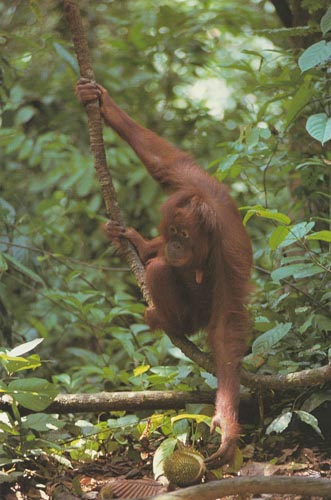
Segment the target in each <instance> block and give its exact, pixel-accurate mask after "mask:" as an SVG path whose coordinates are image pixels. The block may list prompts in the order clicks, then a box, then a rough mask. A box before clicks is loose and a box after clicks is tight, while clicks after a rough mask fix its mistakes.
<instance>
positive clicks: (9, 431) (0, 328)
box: [0, 0, 331, 498]
mask: <svg viewBox="0 0 331 500" xmlns="http://www.w3.org/2000/svg"><path fill="white" fill-rule="evenodd" d="M79 5H80V9H81V14H82V16H83V18H84V20H85V21H86V29H87V36H88V43H89V47H90V50H91V55H92V60H93V69H94V72H95V75H96V79H97V81H98V82H99V83H101V84H102V85H104V86H105V87H106V88H107V89H108V90H109V92H110V94H111V95H112V97H113V98H114V99H115V101H116V102H117V103H118V104H119V105H120V106H122V107H123V108H124V109H125V110H126V111H127V112H129V113H130V114H131V116H132V117H134V118H135V119H136V120H137V121H139V122H140V123H142V124H144V125H145V126H147V127H148V128H151V129H153V130H154V131H156V132H157V133H158V134H159V135H162V136H164V137H166V138H167V139H169V140H170V141H171V142H173V143H174V144H176V145H177V146H179V147H181V148H182V149H184V150H187V151H190V152H191V153H192V154H193V155H194V156H195V157H196V158H197V160H198V161H199V163H200V164H201V165H202V166H203V167H204V168H205V169H207V170H208V171H209V173H210V174H211V175H214V176H215V177H216V178H218V179H219V180H221V181H224V182H225V183H226V184H228V185H229V186H230V188H231V192H232V194H233V196H234V198H235V199H236V201H237V204H238V206H239V207H240V210H241V212H242V216H243V218H244V220H245V224H246V227H247V230H248V232H249V234H250V237H251V240H252V244H253V247H254V263H255V267H254V274H253V283H254V293H253V296H252V302H251V305H250V312H251V317H252V337H251V339H250V351H249V353H248V355H247V357H246V358H245V360H244V368H245V370H247V371H249V372H251V373H255V374H262V375H265V374H267V375H279V374H281V375H287V374H289V373H293V372H296V371H301V370H305V369H315V368H320V367H323V366H326V365H327V364H328V356H330V331H331V319H330V298H331V291H330V253H329V250H330V242H331V232H330V215H331V198H330V185H331V184H330V179H331V177H330V165H331V156H330V146H329V145H330V142H329V141H330V139H331V121H330V120H331V118H329V116H330V59H331V42H330V41H329V39H330V30H331V19H330V18H331V12H330V9H329V10H327V9H328V2H327V1H324V0H303V1H293V2H290V3H287V2H285V1H284V2H283V1H279V2H277V1H275V2H268V1H264V0H251V1H247V2H241V1H238V0H231V1H227V0H222V1H218V0H205V1H204V0H181V1H180V0H178V1H176V0H158V1H156V2H153V1H151V0H121V1H112V0H107V1H106V0H104V1H100V2H96V3H92V2H88V1H87V0H82V1H80V2H79ZM0 77H1V82H0V85H1V87H0V98H1V129H0V162H1V170H0V336H1V346H2V347H1V352H0V362H1V366H2V368H1V370H0V373H1V385H0V391H1V393H2V394H3V396H4V398H5V397H6V396H7V397H9V396H10V397H11V399H9V406H10V407H9V409H8V408H3V407H2V411H1V413H0V462H1V470H2V472H1V474H0V483H1V485H2V486H1V488H4V490H3V491H5V492H6V494H8V495H10V494H12V495H15V494H16V493H15V492H17V491H20V492H21V493H20V494H21V495H28V496H26V497H25V496H22V497H21V498H49V497H48V496H47V494H46V492H47V489H46V487H45V485H46V483H50V482H52V481H53V480H54V477H57V475H58V474H60V472H59V471H61V474H64V473H65V472H64V471H72V470H76V469H75V468H77V467H78V465H77V464H85V465H86V464H88V463H90V464H91V463H92V464H94V467H97V466H96V465H95V464H103V463H104V462H103V460H105V459H107V460H108V462H106V463H109V457H111V461H110V463H111V464H112V467H113V469H111V472H112V473H113V474H114V475H116V474H115V473H116V472H117V473H122V474H123V473H126V472H127V469H126V464H127V466H128V468H129V469H130V470H132V469H134V468H135V467H136V468H140V471H143V472H141V473H145V474H148V471H149V474H150V475H152V474H151V472H150V471H151V469H152V463H153V457H154V456H155V455H154V452H155V450H158V449H160V446H163V447H164V449H165V448H166V446H167V447H168V448H167V449H168V450H169V449H173V448H174V447H175V444H176V442H177V440H178V439H179V440H181V441H183V442H185V443H190V444H192V443H193V444H194V445H195V446H197V447H198V448H199V449H200V451H202V452H203V453H204V452H205V450H206V446H207V445H208V446H211V447H212V446H213V444H214V445H215V446H216V442H217V440H218V439H219V436H213V437H210V436H209V430H208V425H207V424H208V423H209V422H210V416H211V415H212V409H213V407H212V405H209V406H208V405H205V404H202V403H200V404H199V401H197V402H196V404H191V405H187V406H186V408H183V409H181V410H180V409H179V410H175V409H171V410H162V409H161V410H160V411H153V410H151V411H140V412H139V411H130V412H126V411H124V410H123V411H116V412H94V411H93V407H91V410H90V412H84V413H81V414H78V415H77V414H74V413H69V414H61V415H60V414H56V413H54V414H49V413H47V412H46V411H45V410H46V408H47V406H48V405H49V404H50V403H51V402H52V400H53V399H54V398H55V397H56V396H57V394H59V393H62V394H69V393H75V394H77V393H96V392H100V391H147V390H160V391H162V390H170V389H171V390H174V389H176V390H182V391H192V390H197V389H203V390H206V391H207V390H214V389H215V388H216V379H215V377H214V376H213V375H211V374H210V373H207V372H206V371H205V370H203V369H201V368H199V366H197V365H196V364H195V363H193V362H192V361H190V360H189V359H188V358H186V357H185V356H184V355H183V354H182V353H181V351H180V350H179V349H178V348H176V347H174V346H173V345H172V343H171V342H170V340H169V339H168V337H167V336H166V335H165V334H164V333H162V332H157V333H151V332H150V331H149V330H148V327H147V326H146V325H145V324H144V321H143V311H144V302H143V299H142V297H141V293H140V291H139V289H138V288H137V285H136V283H135V281H134V278H133V277H132V275H131V273H130V272H129V270H128V268H127V266H126V264H125V262H124V261H123V260H121V259H120V257H119V256H118V255H116V253H115V251H114V250H113V249H112V247H111V246H110V245H109V243H108V242H107V241H105V239H104V237H103V235H102V234H101V231H100V225H101V223H102V222H103V221H104V220H105V208H104V205H103V200H102V196H101V194H100V187H99V185H98V181H97V178H96V175H95V171H94V167H93V160H92V157H91V154H90V150H89V138H88V130H87V120H86V115H85V112H84V108H83V107H82V106H81V105H80V104H79V103H78V102H77V100H76V98H75V95H74V85H75V82H76V81H77V79H78V77H79V71H78V66H77V62H76V59H75V56H74V52H73V48H72V42H71V36H70V32H69V28H68V25H67V23H66V20H65V18H64V16H63V6H62V4H61V2H58V1H55V0H54V1H52V0H47V1H43V2H41V1H38V0H31V1H29V2H28V1H23V0H22V1H20V0H15V1H11V2H6V1H0ZM104 138H105V144H106V149H107V153H108V164H109V167H110V169H111V174H112V176H113V181H114V185H115V187H116V191H117V195H118V201H119V205H120V207H121V209H122V211H123V214H124V217H125V220H126V223H127V224H128V225H131V226H133V227H135V228H136V229H137V230H139V231H140V232H142V234H144V235H145V236H146V237H147V236H155V235H156V234H157V225H158V221H159V211H158V207H159V205H160V203H161V202H162V199H163V194H162V193H161V191H160V189H159V187H158V186H157V185H156V183H155V182H154V181H153V180H152V179H151V178H150V177H149V176H148V174H147V173H146V171H145V169H144V167H143V166H142V165H141V164H140V162H139V161H138V160H137V158H136V157H135V156H134V154H133V152H132V151H131V150H130V149H129V148H128V147H127V146H126V145H125V144H124V143H123V142H122V141H121V140H120V139H119V138H118V137H117V136H116V135H115V134H114V133H113V132H112V131H111V130H109V129H104ZM204 338H205V337H204V335H203V334H202V333H201V334H200V333H199V334H197V335H196V336H195V337H194V339H193V340H194V342H196V343H197V344H198V345H200V346H202V347H204V344H205V341H204ZM253 392H254V391H253ZM255 394H256V392H255ZM255 397H257V399H258V402H256V404H252V403H250V402H249V401H250V398H248V403H247V405H248V406H247V409H246V411H244V412H241V415H240V420H241V422H242V424H243V437H242V440H241V442H240V443H239V449H240V451H238V454H237V458H236V464H233V467H232V469H233V470H238V469H239V468H240V467H242V466H243V464H245V463H247V462H248V461H249V460H251V461H252V460H255V461H256V462H258V461H260V462H268V463H273V464H278V465H280V464H286V463H288V462H289V461H292V462H293V463H296V464H297V465H298V468H300V467H302V468H305V465H303V464H307V462H309V466H310V467H313V466H315V465H316V469H318V471H319V474H321V471H322V470H324V473H325V471H329V470H330V460H329V459H330V455H328V452H327V450H329V449H330V443H331V441H330V440H331V432H330V423H329V422H330V414H331V409H330V401H331V392H330V385H327V384H324V385H323V384H319V385H311V384H307V386H305V387H302V388H301V389H300V390H296V391H294V392H293V391H292V392H291V391H287V390H286V388H285V389H283V390H281V391H278V392H277V391H276V392H275V391H269V392H268V391H266V392H264V393H263V394H262V393H258V396H255ZM7 404H8V403H7ZM142 435H143V436H144V438H146V437H147V441H148V442H147V444H146V441H144V443H142V440H141V437H142ZM164 443H166V445H165V444H164ZM164 449H163V451H164ZM303 450H306V451H303ZM307 450H308V451H307ZM124 455H125V457H126V459H125V460H126V464H125V463H124V462H125V461H124V460H123V456H124ZM307 456H308V457H309V458H308V459H307ZM321 464H324V465H323V467H324V469H323V467H322V466H321ZM101 467H103V465H100V468H101ZM109 467H111V465H109ZM116 467H117V469H116ZM155 468H157V465H156V464H155V461H154V471H155ZM71 473H72V472H71ZM217 474H222V472H220V471H218V472H217ZM37 483H38V484H39V487H36V484H37ZM75 487H76V494H77V495H78V494H79V492H77V489H79V488H78V485H77V484H76V486H75ZM32 488H33V492H32ZM27 492H28V493H27ZM38 495H39V496H38ZM43 495H44V496H43ZM8 498H11V497H9V496H8ZM13 498H16V496H15V497H13Z"/></svg>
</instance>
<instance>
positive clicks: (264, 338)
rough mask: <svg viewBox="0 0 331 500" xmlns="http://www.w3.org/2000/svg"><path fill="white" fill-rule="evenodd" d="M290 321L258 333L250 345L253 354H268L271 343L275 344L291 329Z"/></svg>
mask: <svg viewBox="0 0 331 500" xmlns="http://www.w3.org/2000/svg"><path fill="white" fill-rule="evenodd" d="M291 327H292V323H281V324H279V325H277V326H275V327H274V328H272V329H271V330H268V331H267V332H265V333H263V334H262V335H260V336H259V337H258V338H257V339H256V340H254V342H253V345H252V352H253V354H255V355H256V354H261V355H263V354H268V353H269V352H270V349H271V347H272V346H273V345H275V344H277V342H279V341H280V340H281V339H282V338H283V337H285V335H287V334H288V332H289V331H290V330H291Z"/></svg>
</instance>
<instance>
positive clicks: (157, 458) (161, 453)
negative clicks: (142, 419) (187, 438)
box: [153, 437, 177, 480]
mask: <svg viewBox="0 0 331 500" xmlns="http://www.w3.org/2000/svg"><path fill="white" fill-rule="evenodd" d="M176 445H177V438H175V437H170V438H167V439H165V440H164V441H162V443H161V444H160V446H159V447H158V449H157V450H156V452H155V453H154V458H153V472H154V478H155V479H156V480H157V479H158V478H159V477H160V476H162V475H163V474H164V470H163V462H164V459H165V458H166V457H168V456H169V455H171V454H172V453H173V451H174V449H175V447H176Z"/></svg>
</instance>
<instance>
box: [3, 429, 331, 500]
mask: <svg viewBox="0 0 331 500" xmlns="http://www.w3.org/2000/svg"><path fill="white" fill-rule="evenodd" d="M311 434H312V433H311ZM291 437H292V439H290V440H289V441H285V440H284V439H283V438H282V439H280V438H279V437H278V439H276V440H275V447H274V449H273V450H272V452H271V450H269V451H268V452H266V451H265V450H264V451H261V450H262V449H261V447H259V451H258V447H256V448H255V449H253V448H252V445H247V447H246V449H244V450H243V451H244V454H245V450H246V454H247V452H248V451H249V447H251V449H253V451H254V450H255V451H254V453H253V456H252V457H251V458H249V459H245V460H244V463H243V466H242V467H241V469H240V471H238V473H237V474H229V473H227V471H226V469H223V477H224V478H225V477H236V476H237V475H240V476H250V477H253V476H277V475H281V476H288V477H289V476H290V477H291V476H293V477H294V476H305V477H309V478H312V477H316V478H328V479H330V481H331V453H330V443H326V442H322V443H321V440H319V441H318V445H316V443H315V445H314V439H315V438H314V437H313V436H312V435H308V433H307V436H306V438H307V440H306V441H307V442H306V443H305V444H307V446H304V444H303V443H301V444H294V445H293V443H294V442H295V436H291ZM297 437H298V436H297ZM302 439H303V436H302V435H301V441H302ZM285 444H286V445H287V446H288V447H285ZM291 444H292V446H291ZM152 461H153V450H150V451H149V450H134V449H131V450H126V451H125V450H124V449H123V450H122V453H118V452H117V454H113V455H111V456H108V457H104V458H99V459H98V460H96V461H93V462H90V463H84V464H82V463H76V464H75V463H73V462H71V463H72V465H73V468H72V469H69V468H68V467H66V466H64V465H61V464H59V461H58V460H54V459H52V458H51V457H50V456H48V455H42V456H38V458H36V460H35V461H33V460H31V459H29V460H28V461H27V462H26V463H25V464H24V468H22V467H17V471H20V475H19V477H17V480H16V482H12V483H3V484H0V499H1V500H36V499H38V500H79V499H80V500H108V499H111V498H121V497H122V498H126V499H127V498H139V499H141V498H144V497H151V496H156V495H158V494H160V493H163V492H165V491H166V488H165V487H164V486H163V485H162V484H161V483H159V482H157V481H155V480H154V479H153V468H152ZM21 465H23V464H21ZM210 480H215V476H214V474H213V473H208V475H207V477H205V479H204V481H205V482H208V481H210ZM226 498H227V499H228V500H231V499H235V498H236V499H237V498H238V497H234V496H228V497H226ZM250 498H254V499H255V500H256V499H269V500H278V499H282V500H288V499H291V500H293V499H294V500H299V499H303V498H307V497H301V496H293V495H292V496H288V495H278V496H277V495H265V494H264V495H257V496H256V495H255V496H254V497H251V496H249V495H248V496H245V500H246V499H250ZM309 498H313V499H314V500H317V499H319V498H320V497H318V495H317V496H316V497H309ZM215 500H216V499H215Z"/></svg>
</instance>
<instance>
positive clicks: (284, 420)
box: [266, 411, 293, 434]
mask: <svg viewBox="0 0 331 500" xmlns="http://www.w3.org/2000/svg"><path fill="white" fill-rule="evenodd" d="M292 415H293V413H292V412H291V411H288V412H286V413H283V414H282V415H280V416H279V417H277V418H275V420H273V421H272V422H271V424H270V425H269V426H268V427H267V430H266V433H267V434H271V433H272V432H277V434H280V433H281V432H283V431H284V430H285V429H287V427H288V426H289V424H290V422H291V420H292Z"/></svg>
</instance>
